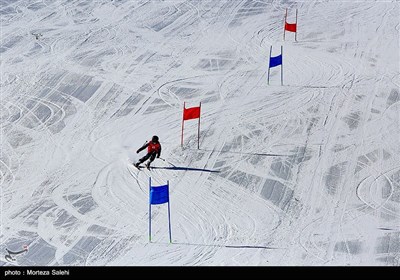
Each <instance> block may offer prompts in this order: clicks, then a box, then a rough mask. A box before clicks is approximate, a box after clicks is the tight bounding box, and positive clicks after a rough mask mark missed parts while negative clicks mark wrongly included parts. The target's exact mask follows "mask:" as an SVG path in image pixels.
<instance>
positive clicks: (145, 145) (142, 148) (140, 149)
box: [136, 142, 149, 154]
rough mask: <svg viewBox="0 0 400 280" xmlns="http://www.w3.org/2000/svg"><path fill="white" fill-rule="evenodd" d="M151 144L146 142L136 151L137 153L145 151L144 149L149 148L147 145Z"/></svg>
mask: <svg viewBox="0 0 400 280" xmlns="http://www.w3.org/2000/svg"><path fill="white" fill-rule="evenodd" d="M148 145H149V142H147V143H146V144H144V145H143V146H142V147H140V148H139V150H137V151H136V153H137V154H138V153H140V152H141V151H143V150H144V149H146V148H147V146H148Z"/></svg>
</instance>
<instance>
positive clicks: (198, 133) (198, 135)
mask: <svg viewBox="0 0 400 280" xmlns="http://www.w3.org/2000/svg"><path fill="white" fill-rule="evenodd" d="M199 107H200V115H199V125H198V129H197V149H198V150H199V149H200V117H201V102H200V106H199Z"/></svg>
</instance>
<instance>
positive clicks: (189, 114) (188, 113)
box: [181, 102, 201, 149]
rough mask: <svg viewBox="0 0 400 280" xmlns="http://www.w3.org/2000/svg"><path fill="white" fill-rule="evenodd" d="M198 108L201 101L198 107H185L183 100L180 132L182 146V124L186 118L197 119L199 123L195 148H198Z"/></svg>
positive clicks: (198, 130)
mask: <svg viewBox="0 0 400 280" xmlns="http://www.w3.org/2000/svg"><path fill="white" fill-rule="evenodd" d="M200 108H201V102H200V106H199V107H192V108H186V107H185V102H183V118H182V133H181V146H182V147H183V124H184V122H185V121H186V120H191V119H199V125H198V127H197V149H200Z"/></svg>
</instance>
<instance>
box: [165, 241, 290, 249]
mask: <svg viewBox="0 0 400 280" xmlns="http://www.w3.org/2000/svg"><path fill="white" fill-rule="evenodd" d="M160 244H164V243H163V242H160ZM165 244H175V245H187V246H205V247H220V248H234V249H270V250H273V249H285V248H278V247H269V246H262V245H221V244H199V243H185V242H171V243H165Z"/></svg>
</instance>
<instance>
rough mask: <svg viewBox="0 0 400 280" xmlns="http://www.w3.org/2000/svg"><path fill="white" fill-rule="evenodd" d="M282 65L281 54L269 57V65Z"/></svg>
mask: <svg viewBox="0 0 400 280" xmlns="http://www.w3.org/2000/svg"><path fill="white" fill-rule="evenodd" d="M279 65H282V54H280V55H278V56H275V57H271V58H270V59H269V67H270V68H272V67H275V66H279Z"/></svg>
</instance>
